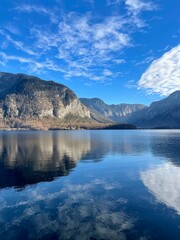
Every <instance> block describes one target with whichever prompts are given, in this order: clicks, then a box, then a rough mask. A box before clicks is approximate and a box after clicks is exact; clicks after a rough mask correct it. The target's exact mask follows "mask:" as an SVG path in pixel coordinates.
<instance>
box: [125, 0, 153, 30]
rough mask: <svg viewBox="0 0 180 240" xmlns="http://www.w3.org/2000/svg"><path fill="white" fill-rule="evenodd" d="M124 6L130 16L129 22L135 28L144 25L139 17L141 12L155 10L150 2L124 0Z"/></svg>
mask: <svg viewBox="0 0 180 240" xmlns="http://www.w3.org/2000/svg"><path fill="white" fill-rule="evenodd" d="M125 5H126V7H127V10H128V11H129V15H130V16H131V18H130V21H132V22H133V23H134V24H135V25H136V27H137V28H142V27H144V26H145V25H146V23H145V22H144V20H142V19H141V18H140V17H139V15H140V14H141V12H143V11H152V10H154V9H156V8H157V7H156V6H155V5H154V4H153V3H152V2H150V1H146V2H145V1H142V0H125Z"/></svg>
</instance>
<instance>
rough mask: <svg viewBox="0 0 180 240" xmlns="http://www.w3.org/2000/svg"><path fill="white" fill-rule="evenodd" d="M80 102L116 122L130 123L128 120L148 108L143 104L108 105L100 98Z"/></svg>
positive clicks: (81, 99) (83, 99)
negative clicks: (135, 113)
mask: <svg viewBox="0 0 180 240" xmlns="http://www.w3.org/2000/svg"><path fill="white" fill-rule="evenodd" d="M80 101H81V102H82V103H83V104H84V105H86V106H87V107H89V108H91V109H93V110H94V111H96V112H98V113H100V114H102V115H103V116H105V117H108V118H110V119H111V120H112V121H115V122H128V119H129V118H130V116H131V115H132V114H133V113H134V112H138V111H141V110H142V109H145V108H146V106H145V105H143V104H125V103H123V104H111V105H108V104H106V103H104V102H103V101H102V100H101V99H99V98H92V99H88V98H80Z"/></svg>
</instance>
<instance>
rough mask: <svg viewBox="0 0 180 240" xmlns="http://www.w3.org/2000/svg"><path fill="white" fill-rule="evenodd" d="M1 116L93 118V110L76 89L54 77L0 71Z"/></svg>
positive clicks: (12, 117) (13, 117)
mask: <svg viewBox="0 0 180 240" xmlns="http://www.w3.org/2000/svg"><path fill="white" fill-rule="evenodd" d="M0 89H1V90H0V118H1V119H2V120H4V119H5V120H13V119H19V120H20V119H44V118H47V117H48V118H56V119H64V118H65V117H67V116H68V115H71V116H72V117H74V118H75V117H76V116H77V117H78V118H90V117H91V116H90V111H89V110H88V108H86V107H85V106H84V105H83V104H82V103H81V102H80V101H79V100H78V98H77V96H76V95H75V94H74V92H73V91H71V90H70V89H69V88H67V87H66V86H64V85H62V84H58V83H55V82H53V81H43V80H41V79H39V78H37V77H31V76H27V75H23V74H9V73H0Z"/></svg>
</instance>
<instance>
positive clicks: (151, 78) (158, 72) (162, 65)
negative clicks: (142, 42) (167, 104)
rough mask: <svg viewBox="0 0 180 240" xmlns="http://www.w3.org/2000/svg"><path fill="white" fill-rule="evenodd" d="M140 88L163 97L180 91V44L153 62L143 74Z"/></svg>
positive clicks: (139, 83) (139, 84)
mask: <svg viewBox="0 0 180 240" xmlns="http://www.w3.org/2000/svg"><path fill="white" fill-rule="evenodd" d="M138 87H139V88H142V89H146V90H147V92H148V93H149V94H152V93H158V94H160V95H162V96H168V95H169V94H170V93H172V92H174V91H176V90H179V89H180V44H179V45H178V46H176V47H174V48H173V49H171V50H170V51H168V52H166V53H165V54H164V55H163V56H162V57H160V58H159V59H157V60H154V61H153V62H152V64H151V65H150V66H149V68H148V69H147V70H146V71H145V72H144V73H143V74H142V76H141V78H140V80H139V82H138Z"/></svg>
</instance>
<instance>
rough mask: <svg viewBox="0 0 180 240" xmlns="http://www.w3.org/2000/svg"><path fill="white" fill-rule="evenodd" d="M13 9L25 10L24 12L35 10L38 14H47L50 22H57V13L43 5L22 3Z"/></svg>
mask: <svg viewBox="0 0 180 240" xmlns="http://www.w3.org/2000/svg"><path fill="white" fill-rule="evenodd" d="M15 10H17V11H18V12H26V13H32V12H36V13H39V14H44V15H47V16H48V17H49V18H50V20H51V22H52V23H57V21H58V17H57V15H56V14H55V13H54V12H53V11H50V10H49V9H47V8H45V7H43V6H37V5H28V4H24V5H19V6H18V7H16V8H15Z"/></svg>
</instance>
